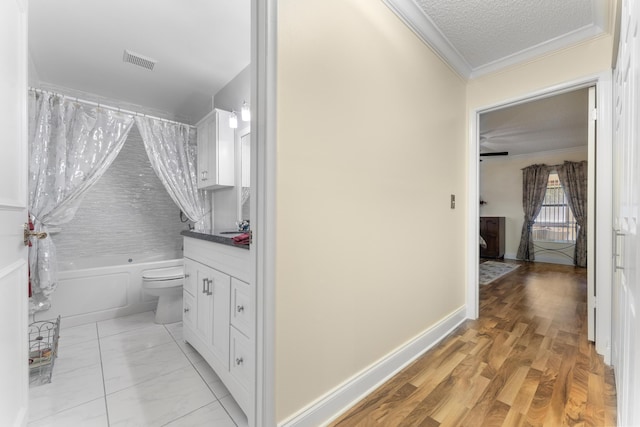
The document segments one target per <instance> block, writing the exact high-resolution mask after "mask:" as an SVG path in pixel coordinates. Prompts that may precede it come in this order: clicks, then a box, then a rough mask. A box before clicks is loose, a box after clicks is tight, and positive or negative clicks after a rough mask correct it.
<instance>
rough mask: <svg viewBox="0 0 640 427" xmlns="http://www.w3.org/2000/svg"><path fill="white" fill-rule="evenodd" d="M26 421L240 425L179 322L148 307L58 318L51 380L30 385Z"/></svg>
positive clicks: (33, 424) (62, 425)
mask: <svg viewBox="0 0 640 427" xmlns="http://www.w3.org/2000/svg"><path fill="white" fill-rule="evenodd" d="M29 393H30V395H29V427H43V426H52V427H53V426H55V427H58V426H59V427H74V426H81V427H93V426H96V427H97V426H100V427H111V426H136V427H155V426H170V427H178V426H188V427H197V426H216V427H235V426H238V427H244V426H247V419H246V417H245V416H244V414H243V413H242V411H241V410H240V408H239V407H238V405H237V404H236V402H235V400H233V397H231V395H229V391H228V390H227V389H226V387H225V386H224V384H222V382H221V381H220V378H219V377H218V376H217V375H216V374H215V372H213V370H212V369H211V368H210V367H209V365H208V364H207V362H205V360H204V359H203V358H202V357H201V356H200V355H199V354H198V353H197V352H196V351H195V350H194V349H193V348H192V347H191V346H190V345H189V344H186V343H185V342H184V340H183V338H182V323H174V324H170V325H156V324H155V323H154V322H153V313H152V312H146V313H140V314H135V315H132V316H126V317H120V318H117V319H112V320H106V321H102V322H97V323H91V324H88V325H83V326H76V327H73V328H65V327H64V319H63V321H62V325H61V332H60V345H59V350H58V359H57V360H56V364H55V367H54V371H53V378H52V381H51V384H46V385H42V386H37V387H32V388H31V389H30V390H29Z"/></svg>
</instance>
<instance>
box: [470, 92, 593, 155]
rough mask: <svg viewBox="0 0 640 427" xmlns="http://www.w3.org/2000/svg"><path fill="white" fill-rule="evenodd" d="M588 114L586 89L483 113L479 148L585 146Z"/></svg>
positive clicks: (516, 150) (516, 151) (523, 150)
mask: <svg viewBox="0 0 640 427" xmlns="http://www.w3.org/2000/svg"><path fill="white" fill-rule="evenodd" d="M588 118H589V114H588V89H580V90H576V91H572V92H567V93H563V94H560V95H555V96H551V97H548V98H544V99H539V100H536V101H531V102H527V103H524V104H519V105H515V106H511V107H506V108H502V109H499V110H494V111H491V112H488V113H484V114H482V115H481V116H480V152H481V153H488V152H492V151H494V152H495V151H508V152H509V155H510V156H513V155H520V154H529V153H533V152H539V151H552V150H561V149H566V148H572V147H579V146H585V147H586V145H587V129H588ZM496 159H497V158H496Z"/></svg>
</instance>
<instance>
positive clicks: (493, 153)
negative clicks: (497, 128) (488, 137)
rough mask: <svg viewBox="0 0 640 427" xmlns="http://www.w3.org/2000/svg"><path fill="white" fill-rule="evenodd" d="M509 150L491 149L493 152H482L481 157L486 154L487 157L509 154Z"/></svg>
mask: <svg viewBox="0 0 640 427" xmlns="http://www.w3.org/2000/svg"><path fill="white" fill-rule="evenodd" d="M508 155H509V152H508V151H491V152H487V153H480V157H483V156H486V157H491V156H508Z"/></svg>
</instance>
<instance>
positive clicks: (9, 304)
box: [0, 0, 29, 426]
mask: <svg viewBox="0 0 640 427" xmlns="http://www.w3.org/2000/svg"><path fill="white" fill-rule="evenodd" d="M26 7H27V1H26V0H3V1H0V58H2V59H1V60H0V118H1V123H2V130H1V132H0V348H1V350H0V425H1V426H25V425H26V424H27V401H28V391H29V388H28V382H29V381H28V366H27V363H28V361H27V360H28V354H27V342H26V341H27V321H28V318H27V315H28V309H27V293H28V290H27V274H28V267H27V249H26V248H25V246H24V244H23V242H22V232H23V230H22V226H23V224H24V223H25V221H26V220H27V208H26V207H27V142H26V141H27V103H26V97H27V31H26V29H27V11H26Z"/></svg>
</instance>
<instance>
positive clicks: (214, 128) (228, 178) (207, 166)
mask: <svg viewBox="0 0 640 427" xmlns="http://www.w3.org/2000/svg"><path fill="white" fill-rule="evenodd" d="M230 116H231V113H230V112H228V111H224V110H219V109H217V108H216V109H214V110H213V111H212V112H211V113H209V114H207V115H206V116H205V117H204V118H203V119H202V120H200V121H199V122H198V123H197V124H196V129H197V139H198V165H197V167H198V171H197V172H198V188H200V189H208V190H214V189H216V188H223V187H232V186H234V185H235V146H234V130H233V129H231V127H229V117H230Z"/></svg>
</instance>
